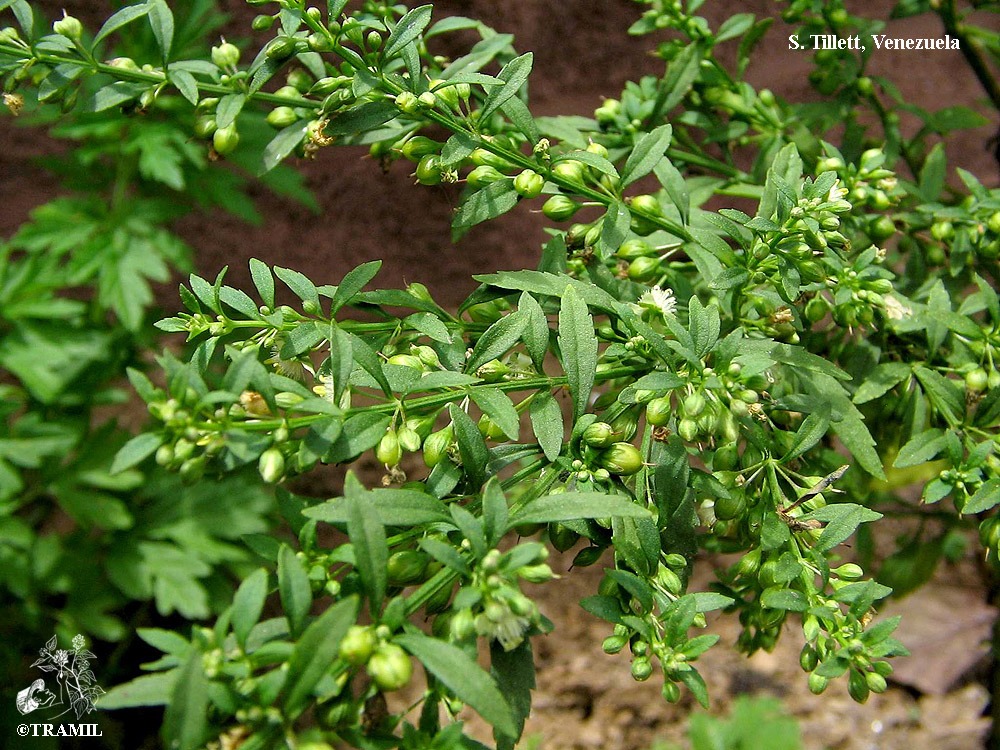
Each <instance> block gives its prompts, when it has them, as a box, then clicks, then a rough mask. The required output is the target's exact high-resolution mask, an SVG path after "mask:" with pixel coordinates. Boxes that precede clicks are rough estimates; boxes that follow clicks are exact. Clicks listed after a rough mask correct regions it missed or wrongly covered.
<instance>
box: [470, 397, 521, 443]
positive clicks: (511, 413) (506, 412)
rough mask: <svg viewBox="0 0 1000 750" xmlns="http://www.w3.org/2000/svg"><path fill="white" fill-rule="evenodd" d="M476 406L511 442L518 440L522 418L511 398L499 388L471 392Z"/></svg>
mask: <svg viewBox="0 0 1000 750" xmlns="http://www.w3.org/2000/svg"><path fill="white" fill-rule="evenodd" d="M469 395H470V396H471V397H472V400H473V401H475V402H476V406H478V407H479V408H480V409H482V410H483V413H484V414H485V415H486V416H488V417H489V418H490V419H492V420H493V421H494V422H495V423H496V424H497V426H498V427H499V428H500V429H501V430H503V434H504V435H506V436H507V437H508V438H510V439H511V440H517V437H518V433H519V431H520V423H521V418H520V417H519V416H518V414H517V410H516V409H515V408H514V404H513V403H512V402H511V400H510V397H509V396H507V394H505V393H504V392H503V391H501V390H500V389H499V388H474V389H471V390H470V391H469Z"/></svg>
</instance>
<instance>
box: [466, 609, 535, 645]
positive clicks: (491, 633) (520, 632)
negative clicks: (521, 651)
mask: <svg viewBox="0 0 1000 750" xmlns="http://www.w3.org/2000/svg"><path fill="white" fill-rule="evenodd" d="M530 625H531V620H529V619H528V618H527V617H521V616H520V615H515V614H514V613H513V612H511V611H510V609H509V608H508V609H506V611H505V612H504V613H503V615H502V616H501V617H500V618H499V619H497V620H491V619H489V618H488V617H485V616H480V617H477V618H476V632H477V633H478V634H479V635H481V636H483V637H484V638H495V639H496V640H497V641H499V643H500V645H501V646H503V650H504V651H510V650H511V649H515V648H517V647H518V646H519V645H521V642H522V641H523V640H524V634H525V632H527V630H528V627H529V626H530Z"/></svg>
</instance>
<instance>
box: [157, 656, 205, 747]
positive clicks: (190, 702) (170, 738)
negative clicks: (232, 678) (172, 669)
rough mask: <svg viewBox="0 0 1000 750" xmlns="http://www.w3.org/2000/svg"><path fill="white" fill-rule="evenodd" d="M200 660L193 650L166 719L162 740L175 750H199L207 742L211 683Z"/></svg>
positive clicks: (177, 685) (179, 680) (184, 666)
mask: <svg viewBox="0 0 1000 750" xmlns="http://www.w3.org/2000/svg"><path fill="white" fill-rule="evenodd" d="M201 657H202V655H201V652H200V651H199V650H198V649H194V648H193V649H191V653H190V654H189V655H188V658H187V660H186V661H185V662H184V664H183V666H182V667H181V669H180V673H179V674H178V675H177V680H176V682H174V687H173V692H172V695H171V699H170V703H169V705H168V706H167V713H166V715H165V716H164V718H163V738H164V740H165V742H166V746H167V747H170V748H175V750H197V748H200V747H201V746H202V744H203V743H204V742H205V740H206V739H208V738H207V737H206V734H207V731H208V715H207V714H208V679H207V678H206V677H205V672H204V668H203V667H202V663H201Z"/></svg>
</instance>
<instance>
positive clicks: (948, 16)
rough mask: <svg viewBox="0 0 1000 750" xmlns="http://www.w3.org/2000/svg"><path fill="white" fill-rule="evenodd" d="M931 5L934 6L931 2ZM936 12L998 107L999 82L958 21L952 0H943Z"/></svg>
mask: <svg viewBox="0 0 1000 750" xmlns="http://www.w3.org/2000/svg"><path fill="white" fill-rule="evenodd" d="M931 7H934V6H933V4H932V5H931ZM937 14H938V16H940V17H941V23H942V24H943V25H944V30H945V31H946V32H947V33H948V34H949V35H950V36H953V37H955V38H956V39H957V40H958V47H959V49H960V50H961V51H962V56H963V57H964V58H965V61H966V62H967V63H968V64H969V67H970V68H972V72H973V73H974V74H975V76H976V79H977V80H978V81H979V83H980V85H981V86H982V87H983V88H984V89H985V90H986V95H987V96H988V97H989V98H990V101H991V102H992V103H993V106H994V107H995V108H996V109H1000V84H998V83H997V79H996V78H994V77H993V74H992V73H991V72H990V69H989V66H987V64H986V61H985V60H984V59H983V55H982V51H981V50H980V48H979V45H978V44H977V40H976V39H974V38H973V35H971V34H970V33H969V30H968V29H967V28H966V27H965V26H963V25H962V24H960V23H959V20H958V16H957V14H956V13H955V2H954V0H943V1H942V2H941V5H940V6H939V7H938V8H937Z"/></svg>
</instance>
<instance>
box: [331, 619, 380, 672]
mask: <svg viewBox="0 0 1000 750" xmlns="http://www.w3.org/2000/svg"><path fill="white" fill-rule="evenodd" d="M377 645H378V639H377V638H376V637H375V630H374V629H373V628H370V627H365V626H363V625H352V626H351V627H350V628H348V630H347V633H346V634H345V635H344V638H343V640H342V641H341V642H340V651H339V653H340V658H341V659H343V660H344V661H346V662H347V663H348V664H350V665H351V666H352V667H360V666H361V665H362V664H367V663H368V659H370V658H371V655H372V653H374V651H375V647H376V646H377Z"/></svg>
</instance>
